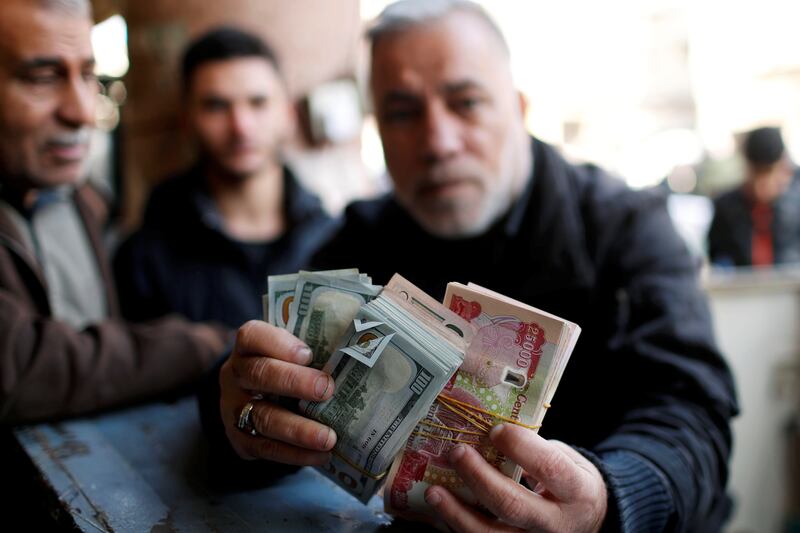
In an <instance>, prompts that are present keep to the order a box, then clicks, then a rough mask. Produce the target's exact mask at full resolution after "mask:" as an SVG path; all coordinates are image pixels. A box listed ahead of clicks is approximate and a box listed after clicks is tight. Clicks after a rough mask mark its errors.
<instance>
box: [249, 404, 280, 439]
mask: <svg viewBox="0 0 800 533" xmlns="http://www.w3.org/2000/svg"><path fill="white" fill-rule="evenodd" d="M259 403H260V402H259ZM273 415H274V410H273V409H272V407H271V406H269V405H257V406H256V407H254V408H253V411H252V413H251V416H252V417H253V425H254V426H255V428H256V431H258V433H259V434H261V435H264V436H266V437H271V436H272V434H273V432H274V429H275V428H274V427H273V426H274V420H275V417H274V416H273Z"/></svg>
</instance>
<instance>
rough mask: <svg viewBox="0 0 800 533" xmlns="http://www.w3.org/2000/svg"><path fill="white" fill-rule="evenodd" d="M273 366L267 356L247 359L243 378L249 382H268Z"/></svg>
mask: <svg viewBox="0 0 800 533" xmlns="http://www.w3.org/2000/svg"><path fill="white" fill-rule="evenodd" d="M273 367H274V362H273V360H272V359H270V358H269V357H258V358H252V359H250V360H249V361H248V364H247V370H246V372H245V379H246V380H247V382H248V383H249V384H260V383H268V382H269V379H270V375H271V374H272V373H273V372H272V371H273Z"/></svg>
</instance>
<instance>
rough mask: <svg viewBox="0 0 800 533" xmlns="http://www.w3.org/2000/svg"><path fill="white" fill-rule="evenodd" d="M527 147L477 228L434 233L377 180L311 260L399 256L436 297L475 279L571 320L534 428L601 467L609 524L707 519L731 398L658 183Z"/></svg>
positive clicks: (647, 526)
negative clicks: (559, 375)
mask: <svg viewBox="0 0 800 533" xmlns="http://www.w3.org/2000/svg"><path fill="white" fill-rule="evenodd" d="M532 149H533V154H534V170H533V175H532V177H531V179H530V182H529V184H528V186H527V188H526V190H525V191H524V193H523V195H522V197H521V198H520V199H519V201H518V202H517V203H516V204H515V205H514V206H513V207H512V209H511V211H510V212H509V213H508V214H507V215H506V216H505V217H504V218H503V219H502V220H500V221H499V222H497V223H496V224H495V225H494V226H493V227H492V228H490V229H489V230H488V231H487V232H486V233H485V234H483V235H481V236H478V237H475V238H469V239H463V240H444V239H438V238H435V237H432V236H430V235H429V234H427V233H426V232H425V231H424V230H422V229H421V228H420V227H419V226H418V225H417V224H416V223H415V222H414V221H413V220H412V219H411V218H410V217H409V215H408V214H407V213H406V212H405V211H404V210H403V209H402V208H401V207H400V206H399V205H398V204H397V203H396V202H395V201H394V200H393V199H392V197H391V196H386V197H384V198H382V199H379V200H375V201H367V202H359V203H356V204H353V205H351V206H350V207H349V208H348V209H347V212H346V217H345V226H344V228H343V230H342V231H341V232H340V233H339V234H338V235H337V236H336V237H335V238H334V240H333V241H332V242H331V243H329V244H328V245H327V246H326V247H324V248H323V249H322V250H321V251H320V253H319V254H318V255H317V256H316V257H315V259H314V260H313V261H312V263H313V264H314V266H315V268H341V267H349V266H358V267H359V268H360V269H361V271H362V272H367V273H369V274H370V275H372V276H373V278H374V280H375V282H376V283H385V282H386V281H388V279H389V278H390V277H391V275H392V274H394V273H395V272H398V273H400V274H402V275H403V276H405V277H406V278H408V279H409V280H410V281H412V282H413V283H415V284H417V285H418V286H420V287H421V288H422V289H424V290H425V291H426V292H428V293H429V294H431V295H432V296H434V297H436V298H437V299H440V300H441V298H442V296H443V294H444V290H445V287H446V284H447V282H449V281H459V282H462V283H466V282H474V283H477V284H479V285H482V286H484V287H487V288H490V289H493V290H496V291H498V292H500V293H503V294H506V295H508V296H511V297H513V298H516V299H518V300H521V301H523V302H525V303H528V304H530V305H533V306H536V307H539V308H542V309H544V310H547V311H549V312H552V313H555V314H558V315H560V316H562V317H564V318H567V319H569V320H572V321H574V322H576V323H578V324H579V325H580V326H581V327H582V328H583V333H582V335H581V338H580V339H579V341H578V344H577V347H576V349H575V351H574V353H573V355H572V359H571V361H570V363H569V365H568V366H567V369H566V372H565V374H564V377H563V380H562V382H561V385H560V386H559V389H558V391H557V393H556V395H555V398H554V399H553V402H552V404H553V408H552V409H550V410H549V411H548V414H547V417H546V418H545V420H544V426H543V429H542V430H541V433H542V435H543V436H545V437H547V438H555V439H559V440H562V441H564V442H567V443H569V444H572V445H574V446H576V447H579V448H581V449H582V451H583V452H584V453H585V455H587V457H589V458H590V460H592V461H593V462H595V464H596V465H597V466H598V468H599V469H600V471H601V472H602V473H603V475H604V477H605V479H606V483H607V486H608V487H609V492H610V501H609V514H608V518H607V524H606V526H607V527H608V528H610V529H613V530H616V529H621V530H626V531H650V530H653V531H660V530H663V529H665V528H666V529H671V530H673V529H674V530H692V531H714V530H718V529H719V528H720V527H721V524H722V521H723V520H724V519H725V517H726V516H727V514H728V512H729V501H728V499H727V497H726V495H725V485H726V482H727V476H728V466H727V464H728V458H729V454H730V448H731V432H730V427H729V420H730V418H731V417H732V416H733V415H734V414H735V413H736V412H737V403H736V398H735V392H734V385H733V380H732V377H731V374H730V372H729V370H728V367H727V366H726V364H725V362H724V361H723V359H722V357H721V356H720V354H719V352H718V351H717V347H716V345H715V341H714V337H713V333H712V329H711V320H710V316H709V311H708V308H707V304H706V301H705V298H704V296H703V294H702V293H701V291H700V289H699V287H698V282H697V277H696V267H695V264H694V263H693V261H692V260H691V258H690V256H689V254H688V252H687V250H686V248H685V246H684V243H683V242H682V240H681V239H680V237H679V236H678V235H677V234H676V232H675V231H674V229H673V226H672V224H671V221H670V219H669V216H668V214H667V210H666V207H665V201H664V200H665V199H664V197H663V196H662V195H661V194H660V193H658V192H655V191H647V192H635V191H632V190H631V189H629V188H627V187H626V186H625V185H624V184H623V183H622V182H620V181H618V180H615V179H612V178H610V177H609V176H608V175H606V174H605V173H603V172H602V171H601V170H600V169H598V168H596V167H592V166H580V167H578V166H573V165H570V164H568V163H567V162H566V161H564V160H563V159H562V158H561V156H560V155H559V154H558V153H557V152H556V151H555V150H553V149H552V148H551V147H549V146H547V145H546V144H544V143H542V142H539V141H537V140H533V142H532Z"/></svg>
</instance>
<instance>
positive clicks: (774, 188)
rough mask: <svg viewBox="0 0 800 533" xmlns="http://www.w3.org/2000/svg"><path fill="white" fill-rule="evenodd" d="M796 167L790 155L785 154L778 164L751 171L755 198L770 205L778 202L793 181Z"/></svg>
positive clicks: (755, 168)
mask: <svg viewBox="0 0 800 533" xmlns="http://www.w3.org/2000/svg"><path fill="white" fill-rule="evenodd" d="M793 174H794V165H793V164H792V160H791V159H790V158H789V154H788V153H784V154H783V157H781V158H780V159H779V160H778V161H777V162H776V163H773V164H772V165H767V166H761V167H754V168H751V170H750V189H751V193H752V195H753V198H754V199H755V200H756V201H757V202H759V203H764V204H768V203H771V202H774V201H775V200H777V199H778V198H779V197H780V196H781V195H782V194H783V193H785V192H786V189H787V188H788V187H789V185H790V183H791V181H792V175H793Z"/></svg>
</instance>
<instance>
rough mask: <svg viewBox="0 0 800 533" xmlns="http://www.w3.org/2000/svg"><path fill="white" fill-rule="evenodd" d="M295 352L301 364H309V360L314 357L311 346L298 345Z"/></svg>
mask: <svg viewBox="0 0 800 533" xmlns="http://www.w3.org/2000/svg"><path fill="white" fill-rule="evenodd" d="M295 353H296V354H297V359H298V361H299V362H300V364H301V365H308V364H311V361H312V360H313V359H314V354H312V353H311V348H309V347H308V346H298V347H297V348H296V350H295Z"/></svg>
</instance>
